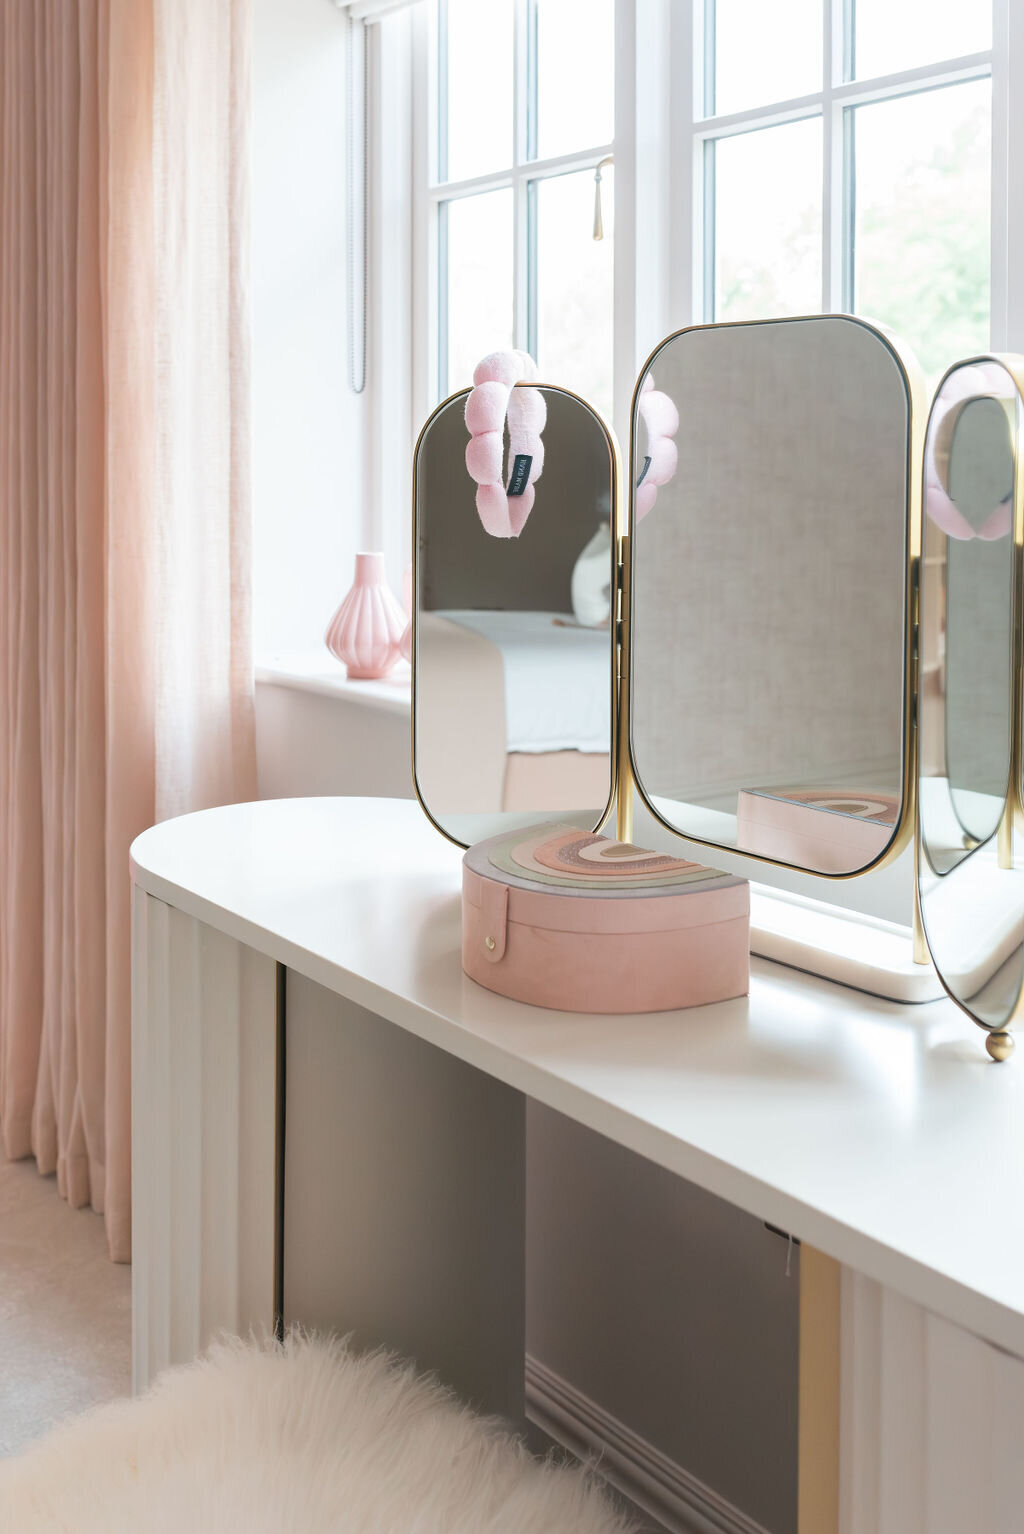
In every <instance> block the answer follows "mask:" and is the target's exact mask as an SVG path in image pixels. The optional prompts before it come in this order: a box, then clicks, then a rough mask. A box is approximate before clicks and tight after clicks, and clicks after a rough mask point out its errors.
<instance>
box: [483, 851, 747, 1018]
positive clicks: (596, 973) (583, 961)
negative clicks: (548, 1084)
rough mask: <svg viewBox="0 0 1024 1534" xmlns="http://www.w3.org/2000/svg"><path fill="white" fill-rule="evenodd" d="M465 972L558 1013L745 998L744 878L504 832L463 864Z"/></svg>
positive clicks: (656, 857) (662, 857)
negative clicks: (737, 997)
mask: <svg viewBox="0 0 1024 1534" xmlns="http://www.w3.org/2000/svg"><path fill="white" fill-rule="evenodd" d="M462 967H463V969H464V970H465V972H466V974H467V975H469V977H470V978H471V979H472V980H475V981H476V982H477V983H478V984H479V985H483V986H486V987H487V989H488V990H489V991H498V992H500V993H501V995H503V996H509V997H511V998H512V999H513V1000H514V1001H525V1002H528V1003H529V1004H530V1005H531V1006H535V1007H554V1008H556V1009H558V1010H559V1011H563V1012H663V1011H669V1010H672V1009H674V1008H676V1007H696V1006H702V1005H704V1004H705V1003H706V1002H711V1001H724V1000H726V998H728V997H730V996H745V995H746V993H747V990H748V986H749V980H750V891H749V886H748V884H747V881H746V880H745V879H737V878H734V877H732V876H731V875H728V874H722V873H718V872H717V871H716V870H715V869H713V868H704V867H702V866H701V865H700V864H699V863H688V862H684V861H682V860H680V859H679V858H673V857H669V856H667V855H666V854H664V853H660V852H645V851H644V850H643V849H642V848H640V847H634V846H631V845H629V844H627V843H624V842H616V841H612V840H610V839H609V838H608V837H605V836H598V835H597V834H595V833H593V832H587V831H581V830H579V828H578V827H574V826H564V825H562V826H559V825H546V826H538V827H534V828H532V829H526V830H523V829H519V830H517V831H513V832H508V831H505V832H503V833H502V834H501V835H500V836H494V837H491V838H489V840H487V841H483V842H478V843H477V844H476V846H475V847H471V848H470V849H469V851H468V852H467V853H466V855H465V857H464V858H463V862H462Z"/></svg>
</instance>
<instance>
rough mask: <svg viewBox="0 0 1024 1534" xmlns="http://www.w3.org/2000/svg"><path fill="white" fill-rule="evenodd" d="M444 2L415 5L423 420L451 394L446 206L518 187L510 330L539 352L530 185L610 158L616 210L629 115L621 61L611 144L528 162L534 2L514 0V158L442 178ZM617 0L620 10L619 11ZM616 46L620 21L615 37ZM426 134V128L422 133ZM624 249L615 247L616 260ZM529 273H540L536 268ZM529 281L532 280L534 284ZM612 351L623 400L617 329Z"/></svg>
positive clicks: (419, 407)
mask: <svg viewBox="0 0 1024 1534" xmlns="http://www.w3.org/2000/svg"><path fill="white" fill-rule="evenodd" d="M444 3H445V0H437V3H436V4H435V3H427V4H425V5H422V6H419V7H417V11H418V12H419V14H418V16H417V19H416V30H415V43H414V49H415V57H414V88H413V110H414V112H415V121H416V124H417V130H418V131H417V135H416V151H415V160H414V167H415V172H414V173H415V184H414V188H413V219H414V225H415V230H416V234H415V240H414V244H415V249H414V260H415V266H414V279H413V280H414V290H415V297H414V316H415V336H414V347H413V397H414V402H415V408H416V413H417V415H418V417H419V418H420V419H421V420H422V419H424V418H425V417H426V415H427V414H428V413H429V411H430V410H431V409H432V408H433V406H434V404H436V403H437V401H438V400H439V399H441V398H442V397H443V395H444V394H445V393H447V392H448V391H447V388H446V386H445V374H446V362H447V359H446V346H447V307H446V302H447V294H446V292H444V291H442V289H443V284H442V282H441V280H440V279H441V273H442V263H443V250H442V240H443V228H442V217H441V210H442V208H443V207H444V205H445V204H447V203H449V202H452V201H455V200H456V199H458V198H460V197H468V196H473V195H476V194H480V193H483V192H491V191H498V190H501V189H504V188H511V190H512V206H513V213H512V219H513V244H514V253H513V295H512V326H513V343H512V344H513V345H514V346H517V347H520V348H522V349H523V350H524V351H530V352H535V351H536V343H537V315H536V307H535V302H534V299H535V287H534V284H535V262H536V244H535V238H534V236H535V228H534V224H533V212H532V209H531V187H532V186H533V184H535V183H536V182H538V181H542V180H547V179H551V178H554V177H557V176H563V175H570V174H573V173H578V172H583V171H593V170H594V169H595V168H596V166H597V164H598V162H599V161H600V160H602V159H604V158H605V157H606V156H608V155H611V156H612V157H613V159H614V162H615V188H616V205H617V206H618V197H619V184H620V169H619V155H620V152H621V143H620V137H619V132H618V125H619V121H620V118H621V115H622V111H623V103H622V96H621V90H620V86H619V81H618V63H617V64H616V74H617V78H616V112H615V119H616V131H615V134H614V136H613V138H612V139H610V140H609V141H607V142H606V143H601V144H591V145H588V146H586V147H585V148H582V149H578V150H574V151H572V152H571V153H567V154H560V155H551V156H548V157H546V158H544V159H529V158H528V148H529V137H530V122H529V118H528V111H529V91H530V78H529V76H530V58H529V25H530V10H531V4H532V0H513V8H514V27H515V33H514V36H515V57H514V61H513V85H512V103H513V105H512V111H513V119H512V144H513V161H512V164H511V165H508V166H506V167H504V168H502V169H500V170H497V171H493V172H488V173H487V174H485V175H479V176H472V177H467V178H465V179H462V180H457V181H440V180H439V179H438V158H439V156H438V147H439V146H438V140H439V132H438V124H439V121H440V118H439V112H438V100H437V89H436V87H437V80H438V60H439V46H440V26H439V24H438V22H437V17H438V13H439V11H440V10H441V8H442V7H443V5H444ZM621 8H622V5H621V0H618V6H617V10H619V9H621ZM616 41H617V43H618V19H617V38H616ZM424 130H425V131H424ZM617 257H618V249H617V247H616V258H617ZM531 268H534V270H533V271H531ZM531 276H532V277H533V278H534V281H531ZM613 348H614V368H615V380H616V401H618V396H619V388H618V383H619V374H620V371H624V366H623V364H622V363H621V362H620V337H619V334H618V331H617V330H616V328H615V326H614V318H613ZM632 363H633V356H632V348H631V347H630V348H629V349H628V351H627V352H626V354H625V367H628V368H629V370H630V371H632Z"/></svg>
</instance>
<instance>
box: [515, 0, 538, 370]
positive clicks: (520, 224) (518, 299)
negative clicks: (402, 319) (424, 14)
mask: <svg viewBox="0 0 1024 1534" xmlns="http://www.w3.org/2000/svg"><path fill="white" fill-rule="evenodd" d="M530 10H531V0H514V10H513V14H514V29H515V30H514V44H513V46H514V59H513V69H512V144H513V155H514V170H513V176H512V204H513V206H512V241H513V258H512V338H513V345H515V346H517V347H520V348H522V350H524V351H528V350H529V349H530V334H529V331H530V301H531V293H530V288H531V282H530V275H531V274H530V266H531V260H530V244H531V219H530V206H529V202H530V192H529V185H528V182H527V178H526V176H525V175H524V174H523V169H522V167H523V165H524V164H525V163H526V161H527V159H528V158H529V149H530V146H529V133H530V91H531V88H532V77H533V70H532V68H531V65H530Z"/></svg>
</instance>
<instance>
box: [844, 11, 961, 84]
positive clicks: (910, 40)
mask: <svg viewBox="0 0 1024 1534" xmlns="http://www.w3.org/2000/svg"><path fill="white" fill-rule="evenodd" d="M846 4H847V7H848V9H847V17H848V22H847V35H848V36H849V38H850V54H851V56H850V57H849V58H848V59H847V61H846V78H847V79H848V80H868V79H871V78H873V77H874V76H875V75H891V74H897V73H898V72H899V71H900V70H901V69H916V68H918V67H919V66H920V65H922V64H934V63H936V62H937V61H938V60H939V59H958V58H963V56H964V55H965V54H968V53H981V52H982V51H983V50H984V49H986V48H991V46H992V4H991V0H846Z"/></svg>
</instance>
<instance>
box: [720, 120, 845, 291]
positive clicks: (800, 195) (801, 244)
mask: <svg viewBox="0 0 1024 1534" xmlns="http://www.w3.org/2000/svg"><path fill="white" fill-rule="evenodd" d="M708 152H709V154H710V155H711V156H712V157H713V163H712V165H711V167H710V168H711V175H712V176H713V189H712V194H711V196H712V203H713V206H714V230H713V236H714V304H713V307H712V305H710V304H708V305H707V306H706V307H707V308H708V310H709V313H708V318H709V319H716V320H761V319H766V318H769V317H776V316H779V315H787V314H815V313H817V312H818V310H820V308H821V118H820V117H807V118H803V119H802V120H801V121H800V122H793V123H783V124H782V125H781V126H779V127H777V128H762V129H759V130H758V132H756V133H742V134H738V135H737V136H736V137H735V138H724V139H718V140H717V141H716V142H715V143H713V144H712V145H711V146H710V148H709V151H708Z"/></svg>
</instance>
